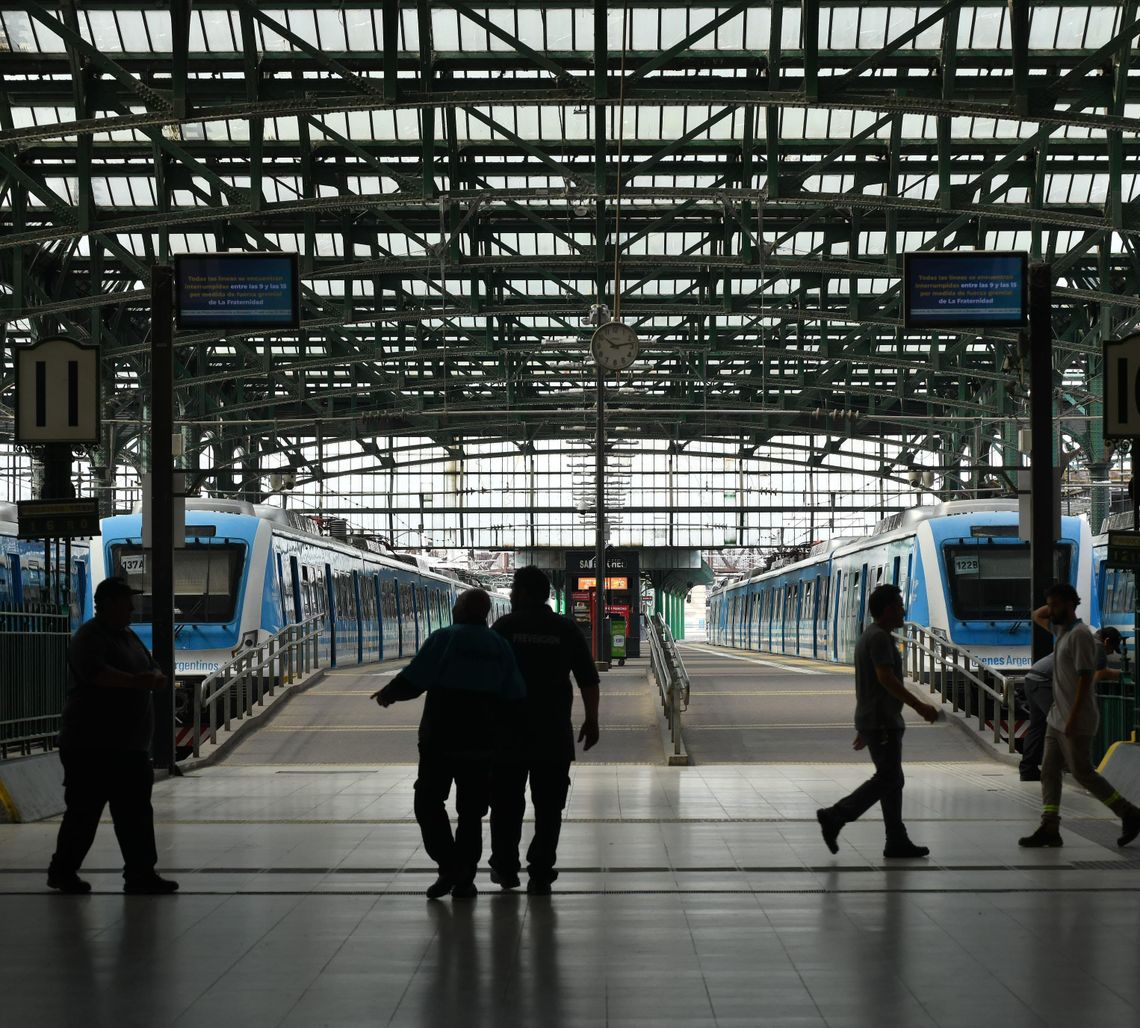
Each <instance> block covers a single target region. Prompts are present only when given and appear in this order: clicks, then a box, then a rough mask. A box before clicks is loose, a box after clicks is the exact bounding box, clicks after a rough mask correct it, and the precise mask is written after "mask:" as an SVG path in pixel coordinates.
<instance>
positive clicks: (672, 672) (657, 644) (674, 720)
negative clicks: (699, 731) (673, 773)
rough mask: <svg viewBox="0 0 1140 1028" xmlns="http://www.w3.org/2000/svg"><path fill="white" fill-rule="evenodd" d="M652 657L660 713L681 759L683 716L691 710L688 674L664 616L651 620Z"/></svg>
mask: <svg viewBox="0 0 1140 1028" xmlns="http://www.w3.org/2000/svg"><path fill="white" fill-rule="evenodd" d="M649 656H650V665H651V666H652V668H653V677H654V678H655V679H656V681H657V691H658V693H659V695H660V697H661V709H662V711H663V712H664V714H665V720H666V722H667V723H668V726H669V741H670V743H671V744H672V746H673V755H674V756H680V754H681V714H682V713H683V712H684V711H685V710H687V709H688V706H689V673H688V671H686V670H685V662H684V661H683V660H681V655H680V654H679V653H678V652H677V644H676V642H675V641H674V639H673V633H672V632H670V631H669V626H668V625H667V624H666V623H665V617H664V615H662V614H654V615H653V617H652V618H650V619H649Z"/></svg>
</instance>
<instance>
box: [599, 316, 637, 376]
mask: <svg viewBox="0 0 1140 1028" xmlns="http://www.w3.org/2000/svg"><path fill="white" fill-rule="evenodd" d="M637 345H638V344H637V333H636V332H635V331H634V330H633V329H632V328H630V327H629V325H625V324H623V323H622V322H620V321H610V322H608V323H607V324H605V325H599V326H598V327H597V328H596V329H595V330H594V335H593V338H592V339H591V340H590V353H591V354H593V357H594V360H595V361H596V362H597V364H598V365H599V367H602V368H604V369H605V370H606V371H625V369H626V368H628V367H629V366H630V365H631V364H632V363H633V362H634V361H635V360H637Z"/></svg>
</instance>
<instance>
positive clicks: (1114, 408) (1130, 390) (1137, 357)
mask: <svg viewBox="0 0 1140 1028" xmlns="http://www.w3.org/2000/svg"><path fill="white" fill-rule="evenodd" d="M1103 367H1104V375H1103V378H1104V438H1105V439H1131V438H1133V437H1135V436H1140V335H1131V336H1127V337H1126V338H1124V339H1111V340H1109V341H1108V342H1106V343H1105V344H1104V365H1103Z"/></svg>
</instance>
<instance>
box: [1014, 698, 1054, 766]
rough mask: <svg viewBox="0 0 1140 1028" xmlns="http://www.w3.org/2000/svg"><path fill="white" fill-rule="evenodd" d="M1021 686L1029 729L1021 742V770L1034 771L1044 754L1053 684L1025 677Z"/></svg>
mask: <svg viewBox="0 0 1140 1028" xmlns="http://www.w3.org/2000/svg"><path fill="white" fill-rule="evenodd" d="M1022 688H1023V689H1024V691H1025V700H1026V702H1027V703H1028V705H1029V729H1028V730H1027V731H1026V733H1025V741H1024V742H1023V743H1022V744H1021V764H1020V765H1019V770H1021V771H1036V770H1038V769H1039V768H1040V767H1041V758H1042V757H1043V756H1044V755H1045V727H1046V723H1047V721H1048V718H1049V708H1050V707H1051V706H1052V705H1053V685H1052V683H1051V682H1040V683H1035V682H1034V681H1033V680H1032V679H1026V680H1025V683H1024V685H1023V686H1022Z"/></svg>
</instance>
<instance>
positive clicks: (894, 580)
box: [891, 557, 902, 586]
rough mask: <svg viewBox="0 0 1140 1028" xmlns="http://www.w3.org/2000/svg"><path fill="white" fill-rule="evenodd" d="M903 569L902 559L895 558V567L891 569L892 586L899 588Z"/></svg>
mask: <svg viewBox="0 0 1140 1028" xmlns="http://www.w3.org/2000/svg"><path fill="white" fill-rule="evenodd" d="M901 567H902V557H895V559H894V563H893V566H892V568H891V584H892V585H896V586H897V585H898V584H899V571H900V570H901Z"/></svg>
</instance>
